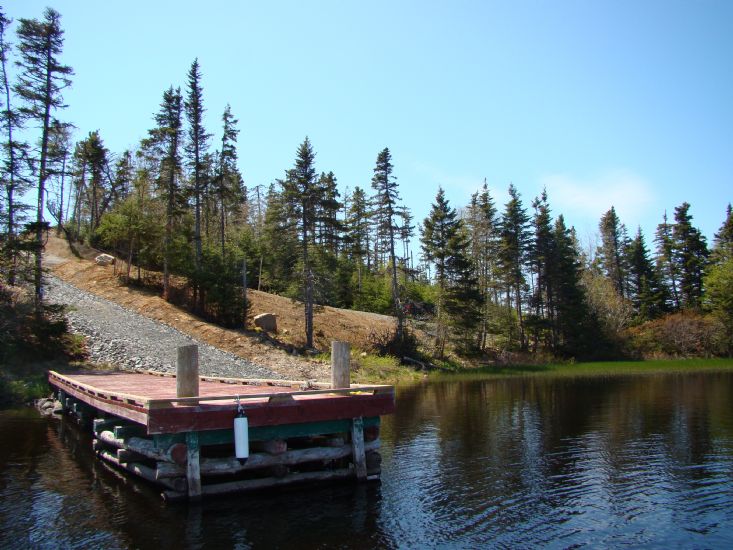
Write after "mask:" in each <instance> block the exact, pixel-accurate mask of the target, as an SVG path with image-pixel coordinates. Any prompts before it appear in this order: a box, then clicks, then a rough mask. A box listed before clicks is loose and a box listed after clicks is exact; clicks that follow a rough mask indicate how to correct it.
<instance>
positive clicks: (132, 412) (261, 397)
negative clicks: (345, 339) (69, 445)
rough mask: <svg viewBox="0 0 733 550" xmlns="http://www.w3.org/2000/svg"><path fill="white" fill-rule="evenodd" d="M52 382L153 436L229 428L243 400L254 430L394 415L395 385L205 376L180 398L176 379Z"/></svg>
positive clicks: (132, 376)
mask: <svg viewBox="0 0 733 550" xmlns="http://www.w3.org/2000/svg"><path fill="white" fill-rule="evenodd" d="M49 381H50V382H51V384H52V385H54V386H56V387H57V388H58V389H60V390H63V391H65V392H67V393H68V394H70V395H72V396H74V397H75V398H77V399H80V400H82V401H84V402H85V403H87V404H88V405H90V406H92V407H95V408H97V409H99V410H102V411H105V412H108V413H110V414H114V415H117V416H120V417H122V418H126V419H128V420H131V421H133V422H137V423H139V424H143V425H145V426H146V428H147V432H148V434H164V433H182V432H191V431H204V430H216V429H223V428H228V427H230V426H231V422H232V419H233V417H234V413H235V410H236V404H235V399H236V397H237V396H239V397H240V398H241V399H242V406H243V407H244V409H245V412H246V414H247V416H248V417H249V423H250V426H252V427H257V426H275V425H279V424H296V423H303V422H321V421H326V420H338V419H345V418H356V417H370V416H380V415H383V414H389V413H391V412H393V411H394V388H393V387H392V386H360V385H354V386H352V387H351V388H349V389H340V390H327V389H323V386H324V385H322V384H319V385H318V386H316V388H317V389H314V390H312V391H307V390H306V391H301V389H300V386H299V385H298V384H304V382H293V381H267V382H265V381H256V380H255V381H248V380H244V379H243V380H241V381H239V383H237V381H236V380H232V379H215V378H211V377H201V379H200V381H199V396H198V397H196V398H183V399H179V398H176V379H175V377H172V376H153V375H151V374H139V373H126V372H125V373H119V372H100V373H88V372H85V373H74V374H66V375H60V374H58V373H55V372H51V373H50V375H49ZM277 384H284V385H282V386H281V385H277ZM207 398H209V400H207Z"/></svg>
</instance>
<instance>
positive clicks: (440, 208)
mask: <svg viewBox="0 0 733 550" xmlns="http://www.w3.org/2000/svg"><path fill="white" fill-rule="evenodd" d="M458 229H459V224H458V219H457V215H456V211H455V209H453V208H451V207H450V205H449V203H448V200H447V199H446V198H445V192H444V191H443V188H442V187H441V188H439V189H438V194H437V195H436V196H435V202H434V203H433V204H432V207H431V208H430V213H429V214H428V217H427V218H425V220H424V221H423V224H422V237H421V239H420V241H421V243H422V251H423V258H424V259H425V261H426V262H429V263H431V264H432V265H433V266H434V267H435V277H434V280H435V284H436V287H437V299H436V302H437V303H436V315H435V324H436V331H435V332H436V338H435V349H436V354H437V355H438V357H442V356H443V354H444V352H445V343H446V339H447V319H446V299H447V296H446V295H447V290H448V288H449V284H450V275H451V273H450V266H449V260H450V258H451V253H452V252H453V251H452V250H451V247H450V245H451V241H454V240H455V239H456V238H457V237H456V234H457V232H458ZM453 244H455V243H453Z"/></svg>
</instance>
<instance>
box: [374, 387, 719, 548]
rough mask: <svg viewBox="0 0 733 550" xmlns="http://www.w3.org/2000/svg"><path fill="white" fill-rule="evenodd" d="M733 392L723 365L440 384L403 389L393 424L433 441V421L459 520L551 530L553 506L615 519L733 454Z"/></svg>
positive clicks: (443, 483) (398, 434)
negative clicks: (649, 493) (546, 523)
mask: <svg viewBox="0 0 733 550" xmlns="http://www.w3.org/2000/svg"><path fill="white" fill-rule="evenodd" d="M732 395H733V377H732V376H731V375H729V374H722V373H721V374H710V373H705V374H699V375H696V374H687V375H655V376H636V377H609V378H549V377H548V378H540V377H536V378H524V379H507V380H491V381H475V380H474V381H465V382H461V381H458V382H456V381H445V382H435V383H427V384H423V385H420V386H415V387H411V388H404V389H401V390H400V391H399V393H398V406H397V414H396V415H395V416H394V418H392V419H388V420H387V421H385V425H384V429H383V434H384V437H385V439H386V440H388V441H390V442H391V443H393V444H394V446H395V448H399V447H405V446H409V444H410V442H411V441H412V440H414V439H415V438H418V437H420V438H421V445H422V447H423V449H424V448H425V434H426V427H432V428H433V430H432V434H434V436H433V442H432V443H433V445H434V447H435V448H434V452H435V456H436V460H437V461H438V463H439V464H438V466H437V468H436V470H439V472H440V483H439V485H438V486H436V487H435V488H434V490H435V491H436V493H442V494H445V495H448V497H447V498H448V500H452V501H454V502H456V503H460V508H461V509H463V510H464V511H463V512H457V513H456V517H454V518H453V520H454V521H456V522H458V524H460V522H461V521H466V522H472V521H475V518H476V517H481V518H484V520H485V521H486V525H489V524H491V523H493V526H492V527H491V528H492V529H496V525H497V523H498V524H499V525H500V524H502V523H506V524H510V523H511V524H512V525H514V526H515V528H516V526H517V525H525V527H526V528H527V529H534V530H537V529H540V530H541V528H542V525H539V524H538V522H537V521H534V520H533V519H532V518H546V517H547V514H546V512H547V511H548V510H549V509H550V508H552V509H561V510H562V509H563V508H567V510H568V513H569V514H570V513H576V512H577V510H578V509H586V508H587V509H591V510H595V511H596V512H593V513H591V514H590V515H591V517H590V518H589V519H590V520H591V523H592V521H594V518H595V520H596V521H599V522H600V521H607V519H601V516H604V517H606V518H607V517H612V518H613V517H615V516H616V515H617V514H618V513H620V512H619V511H618V509H619V508H624V507H626V506H628V504H629V502H634V503H635V505H638V506H637V508H638V509H639V510H642V509H647V508H646V507H648V506H649V503H648V502H647V500H648V499H647V497H646V496H645V493H644V490H643V488H645V487H647V488H649V487H655V488H657V489H659V490H660V491H661V492H662V493H663V494H664V495H671V494H673V493H675V491H685V490H687V489H688V488H689V487H688V486H689V484H690V483H694V482H695V480H696V478H699V477H700V476H706V475H710V472H708V471H707V470H706V468H705V467H704V466H705V463H706V460H708V458H709V457H710V456H714V455H716V453H717V454H720V453H721V452H727V453H728V454H729V456H730V454H731V453H732V452H733V451H732V450H731V446H732V445H733V420H732V418H733V413H732V411H731V406H730V399H731V396H732ZM423 452H425V451H423ZM695 465H697V466H702V467H692V466H695ZM647 466H651V467H647ZM432 474H433V475H435V473H434V472H432ZM729 475H730V474H729ZM469 518H473V519H469ZM587 519H588V518H587ZM489 520H491V521H489ZM515 535H516V532H515ZM513 540H516V539H513Z"/></svg>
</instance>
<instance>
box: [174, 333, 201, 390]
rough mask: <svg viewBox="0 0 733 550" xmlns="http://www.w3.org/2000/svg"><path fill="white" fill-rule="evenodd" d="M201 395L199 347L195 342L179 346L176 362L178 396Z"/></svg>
mask: <svg viewBox="0 0 733 550" xmlns="http://www.w3.org/2000/svg"><path fill="white" fill-rule="evenodd" d="M198 395H199V347H198V346H197V345H195V344H193V345H190V346H181V347H180V348H178V361H177V363H176V397H198Z"/></svg>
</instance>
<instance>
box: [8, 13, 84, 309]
mask: <svg viewBox="0 0 733 550" xmlns="http://www.w3.org/2000/svg"><path fill="white" fill-rule="evenodd" d="M63 45H64V31H63V30H62V29H61V15H60V14H59V13H58V12H57V11H55V10H53V9H51V8H46V10H45V12H44V14H43V20H41V21H39V20H37V19H21V20H20V27H19V28H18V51H19V53H20V61H18V62H17V63H16V64H17V65H18V68H19V73H18V82H17V84H16V86H15V91H16V93H17V94H18V96H19V97H20V98H21V100H22V101H23V106H22V107H21V112H22V113H23V116H24V117H26V118H27V119H29V120H31V121H34V122H35V123H36V124H37V125H38V127H39V128H40V130H41V137H40V140H39V142H40V148H39V149H40V150H39V153H38V200H37V204H36V223H35V230H36V246H35V272H34V286H35V302H36V309H37V310H39V308H40V304H41V302H42V298H43V296H42V285H41V283H42V280H41V276H42V272H43V265H42V262H43V260H42V249H43V233H44V229H45V227H46V224H45V222H44V220H43V209H44V201H45V193H46V180H47V179H48V176H49V174H48V167H47V162H48V143H49V131H50V128H51V124H52V113H53V112H54V111H56V110H58V109H62V108H64V107H65V105H64V101H63V97H62V95H61V93H62V91H63V90H64V88H66V87H68V86H70V85H71V78H70V77H71V75H72V74H73V71H72V69H71V67H69V66H66V65H63V64H62V63H61V62H60V61H59V56H60V55H61V52H62V50H63Z"/></svg>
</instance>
